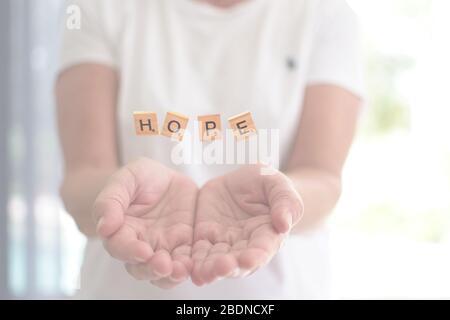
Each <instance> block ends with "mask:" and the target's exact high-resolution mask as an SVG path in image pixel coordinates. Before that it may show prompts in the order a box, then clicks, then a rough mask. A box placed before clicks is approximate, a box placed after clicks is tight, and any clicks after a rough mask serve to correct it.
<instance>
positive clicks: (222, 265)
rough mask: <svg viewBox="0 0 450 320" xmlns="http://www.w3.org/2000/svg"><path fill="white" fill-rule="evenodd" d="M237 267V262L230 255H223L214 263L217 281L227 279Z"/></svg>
mask: <svg viewBox="0 0 450 320" xmlns="http://www.w3.org/2000/svg"><path fill="white" fill-rule="evenodd" d="M238 267H239V264H238V261H237V260H236V258H235V257H234V256H233V255H231V254H224V255H222V256H220V257H218V258H217V259H216V261H215V266H214V268H215V276H216V277H217V278H218V279H221V278H227V277H229V276H230V275H232V274H233V272H234V271H235V270H236V269H237V268H238Z"/></svg>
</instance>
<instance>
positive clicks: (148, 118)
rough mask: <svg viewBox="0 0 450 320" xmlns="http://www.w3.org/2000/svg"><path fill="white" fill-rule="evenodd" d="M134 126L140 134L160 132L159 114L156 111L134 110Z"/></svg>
mask: <svg viewBox="0 0 450 320" xmlns="http://www.w3.org/2000/svg"><path fill="white" fill-rule="evenodd" d="M133 116H134V127H135V129H136V134H137V135H138V136H154V135H158V134H159V128H158V116H157V115H156V113H155V112H134V113H133Z"/></svg>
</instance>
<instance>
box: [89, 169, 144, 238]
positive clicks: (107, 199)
mask: <svg viewBox="0 0 450 320" xmlns="http://www.w3.org/2000/svg"><path fill="white" fill-rule="evenodd" d="M135 186H136V181H135V178H134V175H132V174H131V173H130V172H129V170H127V169H126V168H122V169H121V170H119V171H118V172H117V173H116V174H114V175H113V176H112V177H111V179H110V180H109V181H108V183H107V185H106V186H105V188H104V189H103V190H102V191H101V192H100V194H99V195H98V196H97V198H96V200H95V202H94V205H93V209H92V215H93V218H94V221H95V223H96V224H97V233H98V234H99V235H100V237H102V238H107V237H109V236H111V235H112V234H114V233H115V232H116V231H117V230H119V228H120V227H121V226H122V224H123V221H124V215H125V211H126V209H127V208H128V207H129V206H130V201H131V199H132V198H133V196H134V194H135V192H136V190H135V189H136V187H135Z"/></svg>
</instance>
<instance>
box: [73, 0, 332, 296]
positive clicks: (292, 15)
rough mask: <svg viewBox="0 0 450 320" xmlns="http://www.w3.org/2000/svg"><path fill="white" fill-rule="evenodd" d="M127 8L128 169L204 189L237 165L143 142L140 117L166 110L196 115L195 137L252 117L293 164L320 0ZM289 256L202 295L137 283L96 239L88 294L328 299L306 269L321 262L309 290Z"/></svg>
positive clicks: (186, 287)
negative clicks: (151, 165)
mask: <svg viewBox="0 0 450 320" xmlns="http://www.w3.org/2000/svg"><path fill="white" fill-rule="evenodd" d="M120 3H121V4H120V5H119V4H116V5H117V10H119V7H120V11H121V12H120V15H119V13H118V12H116V14H117V15H118V16H120V17H121V19H122V21H121V23H120V26H119V25H117V26H116V32H115V33H114V34H112V35H111V38H112V39H114V41H115V42H114V43H115V49H116V50H117V55H118V58H119V66H120V70H119V71H120V94H119V102H118V126H119V142H120V156H121V161H122V162H123V163H127V162H129V161H131V160H132V159H134V158H137V157H140V156H147V157H150V158H152V159H155V160H158V161H160V162H162V163H164V164H166V165H168V166H171V167H174V168H175V169H176V170H179V171H182V172H184V173H186V174H188V175H189V176H191V177H192V178H193V179H194V180H196V181H197V182H198V183H199V184H202V183H204V182H205V181H207V180H208V179H210V178H212V177H214V176H217V175H219V174H222V173H225V172H227V171H229V170H232V169H233V168H235V167H236V166H235V165H220V164H204V163H194V164H193V163H185V164H181V165H175V164H173V162H172V160H171V156H172V150H173V147H174V145H175V144H176V143H175V142H172V141H170V140H169V139H168V138H166V137H163V136H145V137H138V136H136V135H135V131H134V128H133V126H134V122H133V112H134V111H152V112H156V113H157V114H158V121H159V125H160V126H161V125H162V123H163V120H164V117H165V114H166V112H168V111H175V112H179V113H182V114H185V115H186V116H188V117H189V118H190V122H189V126H188V128H187V131H194V130H196V129H195V128H194V123H195V120H196V119H197V116H200V115H208V114H220V115H221V117H222V126H223V127H224V128H227V122H226V120H227V119H228V118H229V117H231V116H234V115H236V114H239V113H242V112H244V111H250V112H251V113H252V115H253V118H254V121H255V125H256V127H257V129H259V130H261V129H264V130H270V129H275V130H279V133H278V138H279V149H280V157H281V164H283V163H284V162H285V161H286V160H287V157H288V156H289V151H290V150H291V147H292V144H293V143H294V141H295V139H296V133H297V126H298V123H299V120H300V115H301V107H302V101H303V95H304V87H305V74H306V71H307V70H306V69H307V66H308V59H309V55H310V50H311V38H312V36H313V35H312V33H313V31H312V30H313V27H314V24H315V20H314V17H315V14H314V10H315V9H316V7H317V5H316V2H315V1H304V0H295V1H290V0H249V1H247V2H244V3H243V4H241V5H238V6H237V7H235V8H231V9H229V10H226V11H223V10H221V9H218V8H213V7H209V6H207V5H204V4H200V3H196V2H195V1H191V0H148V1H141V0H127V1H126V2H125V1H120ZM110 10H111V9H110ZM185 140H186V141H185ZM185 140H183V142H182V143H183V144H188V143H189V141H188V140H189V138H188V137H185ZM193 152H194V153H195V152H196V151H195V150H194V151H193ZM317 237H319V238H320V237H321V236H316V238H317ZM313 239H314V237H311V238H310V239H306V238H305V242H304V243H305V244H307V245H306V246H310V248H313V247H314V248H316V249H317V252H318V253H319V254H318V256H320V255H321V253H323V254H325V253H324V251H323V250H324V247H323V246H322V247H321V248H319V247H320V246H321V245H318V246H317V243H320V241H319V242H317V241H316V240H317V239H316V240H313ZM322 244H323V243H322ZM315 246H317V247H315ZM305 250H306V251H308V250H309V251H311V250H310V249H305ZM291 252H292V251H291ZM289 254H290V252H289V251H286V248H285V249H283V250H282V252H280V253H279V254H278V255H277V256H276V257H275V258H274V259H273V261H272V262H271V263H270V264H269V265H268V266H266V267H264V268H263V269H261V270H260V271H258V272H256V273H255V274H253V275H252V276H250V277H248V278H245V279H239V280H234V279H233V280H222V281H220V282H218V283H216V284H213V285H210V286H206V287H202V288H197V287H195V286H194V285H192V284H191V283H186V284H183V285H182V286H180V287H178V288H176V289H173V290H170V291H164V290H159V289H157V288H155V287H152V286H151V285H150V284H148V283H140V282H136V281H134V280H133V279H132V278H131V277H130V276H129V275H128V274H126V272H125V271H124V268H123V266H122V265H121V264H120V263H119V262H117V261H114V260H113V259H112V258H110V257H109V256H107V254H106V253H105V252H104V250H103V249H102V248H101V244H100V242H97V241H91V242H90V243H89V244H88V249H87V253H86V262H85V265H84V268H83V272H82V275H81V277H82V279H81V283H82V288H81V289H82V290H81V292H80V297H93V296H96V297H99V296H101V297H103V298H118V297H120V298H148V299H198V298H203V299H250V298H253V299H270V298H272V299H274V298H275V299H278V298H293V297H298V296H297V295H296V294H297V293H298V292H303V296H304V297H314V296H316V297H317V296H319V297H320V296H321V295H320V294H318V293H317V292H315V290H316V289H317V285H318V284H317V283H316V285H315V286H316V288H315V289H314V285H312V282H314V281H313V279H316V280H317V281H318V283H323V282H321V280H320V276H318V275H317V274H316V275H314V272H313V270H314V268H308V267H307V265H308V263H309V264H310V265H314V264H315V263H317V261H316V260H314V259H312V260H310V261H308V262H307V263H306V265H305V268H306V269H309V271H310V272H311V273H310V275H309V276H310V281H306V282H304V283H308V282H310V283H309V284H308V285H305V287H302V288H299V286H300V287H301V286H302V283H297V282H296V281H297V280H295V279H298V278H295V277H294V278H292V277H291V275H292V274H294V273H296V271H298V270H295V271H293V270H291V269H292V268H293V265H292V259H291V258H290V257H289ZM295 254H296V255H301V254H302V252H301V250H300V251H299V252H296V253H295ZM321 259H322V258H321ZM289 260H291V261H290V262H291V264H290V263H289ZM236 281H239V285H236V284H237V282H236ZM83 283H86V290H83ZM308 286H309V288H308ZM319 287H320V286H319ZM88 288H89V290H88Z"/></svg>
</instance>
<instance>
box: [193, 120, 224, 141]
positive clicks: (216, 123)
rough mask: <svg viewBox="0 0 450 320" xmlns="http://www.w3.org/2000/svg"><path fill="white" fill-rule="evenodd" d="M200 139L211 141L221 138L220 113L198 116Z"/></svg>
mask: <svg viewBox="0 0 450 320" xmlns="http://www.w3.org/2000/svg"><path fill="white" fill-rule="evenodd" d="M198 122H199V131H200V140H202V141H213V140H220V139H222V123H221V121H220V114H212V115H206V116H199V117H198Z"/></svg>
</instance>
